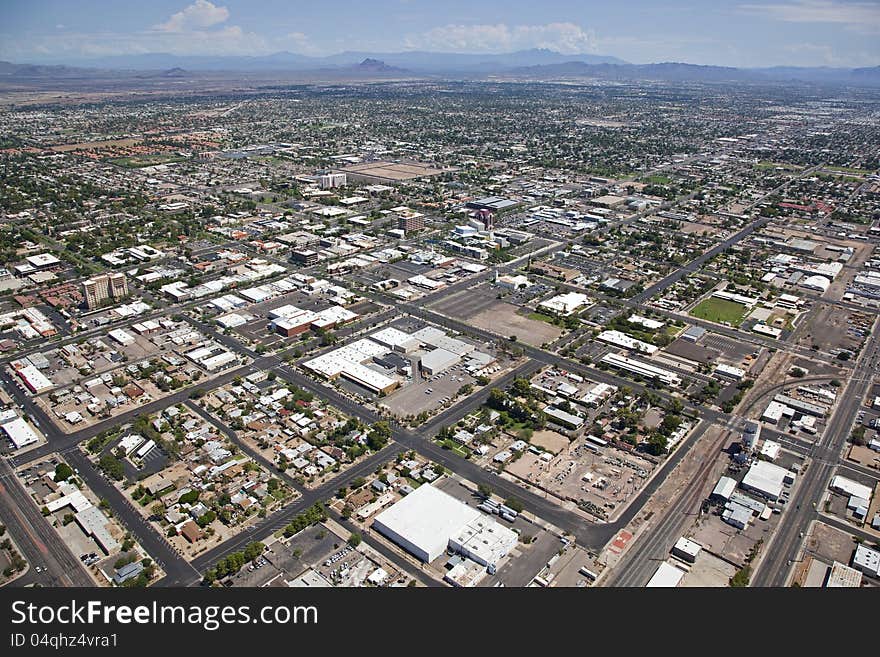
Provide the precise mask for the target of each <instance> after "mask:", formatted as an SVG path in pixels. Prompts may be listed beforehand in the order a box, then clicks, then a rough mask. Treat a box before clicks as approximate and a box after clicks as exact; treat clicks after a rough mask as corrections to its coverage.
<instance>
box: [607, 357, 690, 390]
mask: <svg viewBox="0 0 880 657" xmlns="http://www.w3.org/2000/svg"><path fill="white" fill-rule="evenodd" d="M602 362H603V363H605V364H606V365H610V366H611V367H614V368H616V369H619V370H624V371H626V372H630V373H632V374H636V375H638V376H641V377H643V378H646V379H658V380H659V381H660V382H661V383H663V384H664V385H667V386H679V385H681V379H679V378H678V375H677V374H675V373H674V372H670V371H669V370H664V369H661V368H659V367H655V366H653V365H649V364H648V363H645V362H643V361H640V360H635V359H632V358H626V357H625V356H621V355H619V354H606V355H605V356H603V357H602Z"/></svg>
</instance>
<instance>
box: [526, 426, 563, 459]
mask: <svg viewBox="0 0 880 657" xmlns="http://www.w3.org/2000/svg"><path fill="white" fill-rule="evenodd" d="M531 443H532V444H533V445H537V446H538V447H543V448H544V449H546V450H547V451H548V452H553V453H554V454H559V452H561V451H562V450H563V449H565V448H566V447H568V438H566V437H565V436H561V435H559V434H558V433H556V432H555V431H536V432H535V433H534V434H533V435H532V439H531Z"/></svg>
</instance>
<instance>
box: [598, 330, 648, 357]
mask: <svg viewBox="0 0 880 657" xmlns="http://www.w3.org/2000/svg"><path fill="white" fill-rule="evenodd" d="M597 337H598V338H599V339H600V340H602V342H607V343H608V344H613V345H614V346H616V347H623V348H624V349H630V350H631V351H638V352H641V353H643V354H648V355H651V354H654V353H655V352H656V351H657V347H655V346H654V345H652V344H648V343H647V342H642V341H641V340H636V339H635V338H631V337H630V336H628V335H627V334H626V333H622V332H621V331H602V332H601V333H600V334H599V335H598V336H597Z"/></svg>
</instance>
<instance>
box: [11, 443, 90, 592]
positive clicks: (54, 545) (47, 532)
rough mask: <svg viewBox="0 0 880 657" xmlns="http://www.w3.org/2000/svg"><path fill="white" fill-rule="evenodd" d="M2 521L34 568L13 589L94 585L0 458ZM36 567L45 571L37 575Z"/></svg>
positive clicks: (14, 584) (77, 559)
mask: <svg viewBox="0 0 880 657" xmlns="http://www.w3.org/2000/svg"><path fill="white" fill-rule="evenodd" d="M0 518H2V520H3V524H5V525H6V529H7V531H8V532H9V533H10V534H11V535H12V536H13V538H14V539H15V544H16V545H17V546H18V548H19V551H20V552H21V553H22V556H23V557H24V558H25V560H26V561H27V562H28V563H29V564H30V567H31V571H30V573H28V574H27V575H25V577H23V578H21V579H19V580H17V582H16V583H13V586H24V585H25V584H39V585H40V586H95V583H94V581H92V578H91V577H90V576H89V574H88V573H87V572H86V571H85V569H84V567H83V565H82V563H81V562H80V560H79V558H78V557H76V556H74V555H73V553H72V552H71V551H70V549H68V547H67V545H65V543H64V542H63V541H62V540H61V539H60V538H59V537H58V534H57V532H56V531H55V528H54V527H52V526H51V525H50V524H49V523H48V521H47V520H46V519H45V518H44V517H43V514H42V513H40V510H39V509H37V505H36V504H34V501H33V500H32V499H31V496H30V495H29V494H28V492H27V491H26V490H25V489H24V486H22V484H21V482H20V481H19V480H18V477H16V476H15V473H14V472H13V470H12V467H11V466H10V464H9V463H8V462H7V461H6V460H4V459H0ZM37 567H39V568H40V569H41V570H42V569H43V568H45V570H44V571H43V572H40V573H38V572H37V571H36V569H37Z"/></svg>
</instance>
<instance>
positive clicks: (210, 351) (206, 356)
mask: <svg viewBox="0 0 880 657" xmlns="http://www.w3.org/2000/svg"><path fill="white" fill-rule="evenodd" d="M184 355H185V356H186V357H187V358H189V359H190V360H191V361H192V362H194V363H195V364H196V365H199V366H201V367H202V368H204V369H205V370H207V371H208V372H215V371H218V370H221V369H225V368H227V367H229V366H230V365H232V364H233V363H236V362H238V357H237V356H236V355H235V354H234V353H232V352H231V351H229V350H227V349H226V348H225V347H221V346H220V345H218V344H209V345H207V346H202V347H197V348H196V349H193V350H192V351H188V352H187V353H186V354H184Z"/></svg>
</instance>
